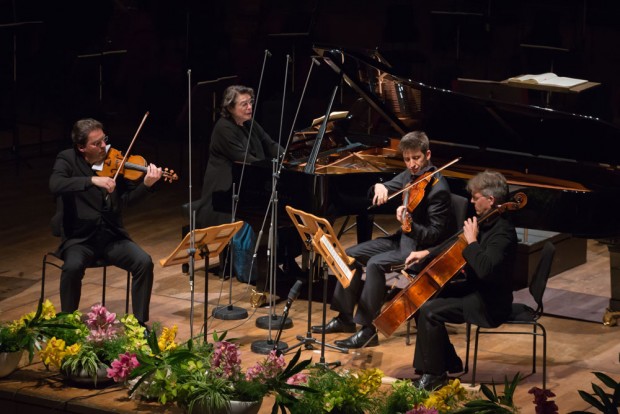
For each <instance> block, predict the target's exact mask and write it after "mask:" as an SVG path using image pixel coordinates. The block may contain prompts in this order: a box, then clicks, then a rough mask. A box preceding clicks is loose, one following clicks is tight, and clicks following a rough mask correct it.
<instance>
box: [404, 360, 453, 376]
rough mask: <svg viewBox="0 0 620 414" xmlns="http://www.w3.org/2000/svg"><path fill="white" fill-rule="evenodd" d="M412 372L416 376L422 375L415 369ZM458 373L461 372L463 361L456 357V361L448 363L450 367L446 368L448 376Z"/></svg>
mask: <svg viewBox="0 0 620 414" xmlns="http://www.w3.org/2000/svg"><path fill="white" fill-rule="evenodd" d="M413 372H414V373H415V374H416V375H422V374H423V373H424V372H422V371H421V370H419V369H417V368H414V370H413ZM459 372H463V361H462V360H461V358H459V357H456V359H454V360H452V361H450V365H449V366H448V374H456V373H459Z"/></svg>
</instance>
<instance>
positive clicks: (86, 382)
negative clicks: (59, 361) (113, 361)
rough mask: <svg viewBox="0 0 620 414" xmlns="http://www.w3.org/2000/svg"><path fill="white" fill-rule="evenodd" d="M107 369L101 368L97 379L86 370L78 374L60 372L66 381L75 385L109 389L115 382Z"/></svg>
mask: <svg viewBox="0 0 620 414" xmlns="http://www.w3.org/2000/svg"><path fill="white" fill-rule="evenodd" d="M106 368H107V367H105V366H101V367H99V369H98V370H97V376H96V377H92V376H91V375H89V374H88V373H87V372H86V371H85V370H80V372H79V373H77V374H75V373H72V372H65V370H60V372H61V373H62V376H63V377H64V378H65V379H66V380H68V381H69V382H71V383H73V384H74V385H78V386H80V387H85V388H103V387H107V386H108V385H110V384H111V383H112V382H113V379H112V378H108V372H107V371H106Z"/></svg>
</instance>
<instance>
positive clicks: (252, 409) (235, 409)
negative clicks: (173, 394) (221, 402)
mask: <svg viewBox="0 0 620 414" xmlns="http://www.w3.org/2000/svg"><path fill="white" fill-rule="evenodd" d="M262 403H263V400H260V401H234V400H232V401H231V402H230V408H229V409H223V410H221V411H217V412H216V413H214V414H257V413H258V410H260V406H261V405H262ZM192 414H211V413H209V412H208V411H207V410H206V408H205V407H204V406H203V405H202V404H196V405H194V409H193V410H192Z"/></svg>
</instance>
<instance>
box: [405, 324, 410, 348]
mask: <svg viewBox="0 0 620 414" xmlns="http://www.w3.org/2000/svg"><path fill="white" fill-rule="evenodd" d="M405 344H406V345H411V319H407V336H406V337H405Z"/></svg>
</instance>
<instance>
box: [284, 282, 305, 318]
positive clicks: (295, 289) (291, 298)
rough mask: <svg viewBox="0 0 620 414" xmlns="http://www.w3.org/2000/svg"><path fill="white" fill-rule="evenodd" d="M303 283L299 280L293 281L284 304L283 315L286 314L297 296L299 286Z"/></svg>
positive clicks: (299, 290)
mask: <svg viewBox="0 0 620 414" xmlns="http://www.w3.org/2000/svg"><path fill="white" fill-rule="evenodd" d="M303 284H304V282H302V281H301V280H298V281H297V282H295V284H294V285H293V287H292V288H291V290H290V292H288V299H287V300H286V305H284V312H283V314H284V315H288V311H289V309H290V308H291V305H292V304H293V302H294V301H295V299H297V297H298V296H299V292H301V286H302V285H303Z"/></svg>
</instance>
